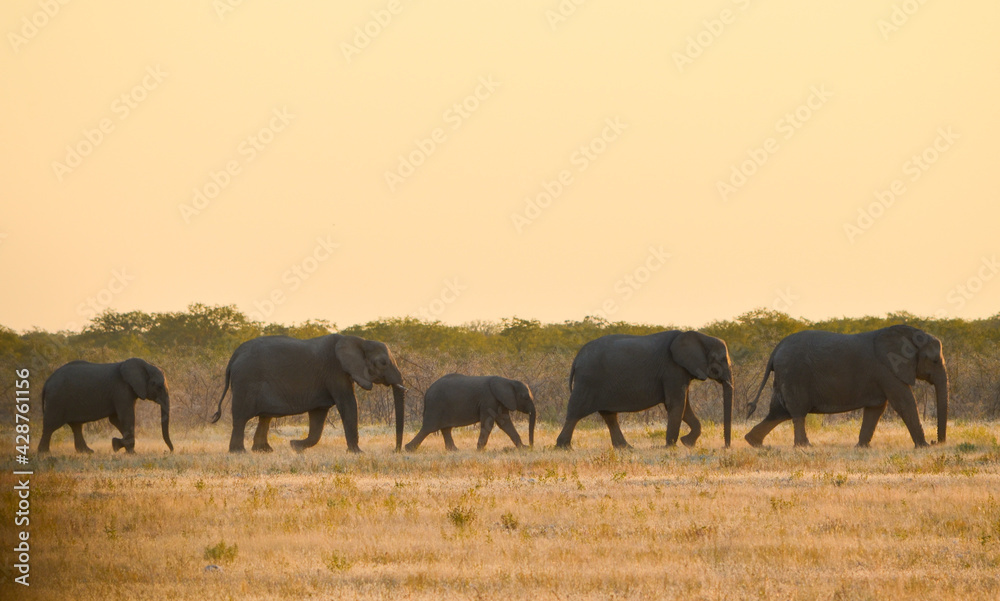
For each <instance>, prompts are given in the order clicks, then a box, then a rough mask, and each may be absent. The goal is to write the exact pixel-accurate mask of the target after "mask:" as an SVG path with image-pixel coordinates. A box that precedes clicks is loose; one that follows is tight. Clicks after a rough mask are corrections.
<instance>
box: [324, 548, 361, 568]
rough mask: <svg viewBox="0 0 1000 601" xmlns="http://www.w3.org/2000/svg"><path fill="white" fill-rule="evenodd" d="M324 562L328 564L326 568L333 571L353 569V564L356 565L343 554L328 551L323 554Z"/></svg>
mask: <svg viewBox="0 0 1000 601" xmlns="http://www.w3.org/2000/svg"><path fill="white" fill-rule="evenodd" d="M323 564H324V565H326V569H328V570H330V571H331V572H346V571H347V570H349V569H351V566H352V565H354V564H353V563H351V561H350V560H348V559H347V558H346V557H344V556H343V555H339V554H337V553H333V552H331V553H327V554H326V555H324V556H323Z"/></svg>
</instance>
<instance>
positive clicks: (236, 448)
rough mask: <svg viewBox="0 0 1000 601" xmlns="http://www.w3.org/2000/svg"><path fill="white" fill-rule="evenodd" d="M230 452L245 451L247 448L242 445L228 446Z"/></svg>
mask: <svg viewBox="0 0 1000 601" xmlns="http://www.w3.org/2000/svg"><path fill="white" fill-rule="evenodd" d="M229 452H230V453H246V452H247V450H246V449H245V448H243V447H229Z"/></svg>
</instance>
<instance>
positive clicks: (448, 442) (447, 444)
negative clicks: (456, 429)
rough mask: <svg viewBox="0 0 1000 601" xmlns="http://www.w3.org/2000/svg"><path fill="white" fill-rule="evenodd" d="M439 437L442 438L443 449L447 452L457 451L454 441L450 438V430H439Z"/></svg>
mask: <svg viewBox="0 0 1000 601" xmlns="http://www.w3.org/2000/svg"><path fill="white" fill-rule="evenodd" d="M441 437H442V438H444V448H446V449H448V450H449V451H457V450H458V447H456V446H455V439H454V438H452V437H451V428H441Z"/></svg>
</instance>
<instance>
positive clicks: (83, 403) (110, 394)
mask: <svg viewBox="0 0 1000 601" xmlns="http://www.w3.org/2000/svg"><path fill="white" fill-rule="evenodd" d="M136 399H146V400H149V401H154V402H156V403H157V404H159V405H160V430H161V432H162V434H163V442H165V443H167V448H169V449H170V451H171V452H173V450H174V445H173V443H171V442H170V392H169V391H168V389H167V381H166V378H165V377H164V376H163V371H161V370H160V368H158V367H156V366H155V365H152V364H151V363H147V362H146V361H143V360H142V359H137V358H132V359H126V360H125V361H122V362H120V363H90V362H88V361H71V362H69V363H67V364H66V365H63V366H62V367H60V368H59V369H57V370H55V371H54V372H52V375H51V376H49V378H48V380H46V381H45V385H44V386H43V387H42V440H41V442H39V444H38V452H39V453H47V452H48V451H49V442H50V440H51V439H52V433H53V432H55V431H56V430H58V429H59V428H61V427H63V426H64V425H66V424H69V427H70V428H72V429H73V439H74V442H75V443H76V451H77V452H78V453H93V452H94V451H93V449H91V448H90V447H88V446H87V442H86V441H85V440H84V439H83V424H85V423H87V422H94V421H97V420H100V419H104V418H108V421H110V422H111V425H112V426H114V427H115V428H117V429H118V431H119V432H120V433H121V435H122V437H121V438H112V439H111V448H112V449H113V450H115V451H117V450H119V449H125V452H126V453H134V452H135V401H136Z"/></svg>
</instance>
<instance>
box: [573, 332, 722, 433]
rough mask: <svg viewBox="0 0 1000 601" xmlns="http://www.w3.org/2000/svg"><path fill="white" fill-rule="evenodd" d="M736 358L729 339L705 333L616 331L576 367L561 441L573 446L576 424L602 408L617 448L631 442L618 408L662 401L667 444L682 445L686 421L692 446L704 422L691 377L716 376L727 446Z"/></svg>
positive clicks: (588, 348)
mask: <svg viewBox="0 0 1000 601" xmlns="http://www.w3.org/2000/svg"><path fill="white" fill-rule="evenodd" d="M731 365H732V363H731V361H730V360H729V350H728V349H727V348H726V343H725V342H724V341H722V340H720V339H718V338H714V337H712V336H708V335H705V334H702V333H701V332H695V331H687V332H682V331H679V330H670V331H667V332H658V333H656V334H649V335H647V336H631V335H626V334H612V335H609V336H602V337H600V338H597V339H596V340H591V341H590V342H588V343H587V344H585V345H583V348H581V349H580V352H579V353H577V355H576V358H575V359H574V360H573V366H572V368H571V369H570V376H569V387H570V397H569V405H568V407H567V408H566V423H565V425H564V426H563V429H562V432H561V433H560V434H559V438H558V439H557V440H556V446H557V447H559V448H569V447H570V444H571V442H572V438H573V429H574V428H575V427H576V423H577V422H578V421H580V420H581V419H583V418H584V417H586V416H588V415H590V414H592V413H595V412H596V413H600V414H601V417H603V418H604V421H605V423H606V424H607V426H608V431H609V432H610V433H611V443H612V445H614V446H615V447H616V448H622V447H629V444H628V442H626V440H625V436H624V435H623V434H622V431H621V427H620V426H619V425H618V413H619V412H622V411H625V412H634V411H642V410H644V409H649V408H650V407H654V406H656V405H661V404H662V405H664V406H665V407H666V410H667V435H666V443H667V446H672V445H675V444H677V437H678V435H679V434H680V425H681V421H682V420H683V421H684V423H686V424H687V425H688V426H689V427H690V428H691V431H690V432H689V433H688V434H687V435H686V436H684V437H683V438H682V439H681V441H682V442H683V443H684V444H685V445H687V446H692V445H694V444H695V441H697V440H698V436H699V435H700V434H701V422H699V421H698V418H697V417H696V416H695V414H694V412H693V411H692V409H691V406H690V405H689V404H688V402H687V396H688V387H689V386H690V384H691V380H694V379H698V380H706V379H709V378H711V379H712V380H715V381H716V382H719V383H720V384H722V409H723V420H724V432H725V441H726V446H727V447H728V446H729V443H730V434H731V427H732V411H733V375H732V367H731Z"/></svg>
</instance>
